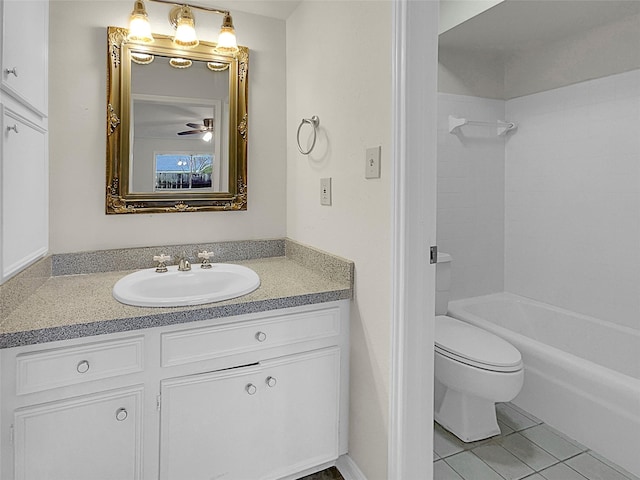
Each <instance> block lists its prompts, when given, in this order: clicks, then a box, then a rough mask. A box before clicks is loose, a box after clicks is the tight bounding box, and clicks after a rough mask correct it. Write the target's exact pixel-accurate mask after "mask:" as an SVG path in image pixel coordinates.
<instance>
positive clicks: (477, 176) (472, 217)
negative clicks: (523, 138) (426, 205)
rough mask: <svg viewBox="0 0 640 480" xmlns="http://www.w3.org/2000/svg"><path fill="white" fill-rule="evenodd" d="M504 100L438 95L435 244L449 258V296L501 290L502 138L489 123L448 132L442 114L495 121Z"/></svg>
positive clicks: (446, 117) (455, 296)
mask: <svg viewBox="0 0 640 480" xmlns="http://www.w3.org/2000/svg"><path fill="white" fill-rule="evenodd" d="M504 103H505V102H504V101H502V100H491V99H486V98H478V97H469V96H463V95H451V94H444V93H440V94H438V216H437V231H438V248H439V250H440V251H441V252H447V253H450V254H451V255H452V257H453V262H452V277H453V280H452V285H451V291H450V297H451V300H456V299H459V298H467V297H475V296H478V295H486V294H489V293H495V292H501V291H503V289H504V171H505V170H504V159H505V151H504V146H505V137H503V136H498V135H497V134H496V132H497V129H496V128H492V127H473V126H467V127H462V128H461V129H460V130H459V131H457V133H455V134H451V133H449V125H448V117H449V115H453V116H456V117H462V118H467V119H469V120H481V121H489V122H492V121H493V122H495V121H497V120H503V119H504V108H505V105H504Z"/></svg>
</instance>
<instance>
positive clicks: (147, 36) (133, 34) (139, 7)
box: [127, 0, 153, 43]
mask: <svg viewBox="0 0 640 480" xmlns="http://www.w3.org/2000/svg"><path fill="white" fill-rule="evenodd" d="M127 39H128V40H131V41H135V42H145V43H151V42H153V35H151V25H150V24H149V18H148V17H147V11H146V10H145V8H144V3H143V2H142V0H136V2H135V3H134V5H133V11H132V12H131V16H130V17H129V35H127Z"/></svg>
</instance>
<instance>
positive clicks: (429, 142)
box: [388, 0, 439, 480]
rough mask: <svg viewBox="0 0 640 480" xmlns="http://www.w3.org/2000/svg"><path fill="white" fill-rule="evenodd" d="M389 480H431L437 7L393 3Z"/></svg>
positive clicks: (402, 0)
mask: <svg viewBox="0 0 640 480" xmlns="http://www.w3.org/2000/svg"><path fill="white" fill-rule="evenodd" d="M392 4H393V6H392V8H393V26H392V32H393V34H392V37H393V38H392V42H393V45H392V57H393V58H392V62H393V63H392V65H393V80H392V81H393V84H392V95H393V97H392V112H393V119H392V125H393V132H392V142H393V147H392V151H393V156H394V168H393V185H392V186H393V194H392V198H393V205H394V207H393V242H392V265H393V286H392V288H393V291H392V332H391V393H390V397H391V398H390V426H389V468H388V478H389V479H390V480H403V479H406V480H409V479H431V478H432V477H433V454H432V451H433V339H434V332H433V324H434V316H435V314H434V309H435V300H434V297H435V265H430V263H429V246H430V245H435V240H436V152H437V119H436V113H437V65H438V63H437V60H438V15H439V2H438V0H426V1H425V0H394V1H393V2H392Z"/></svg>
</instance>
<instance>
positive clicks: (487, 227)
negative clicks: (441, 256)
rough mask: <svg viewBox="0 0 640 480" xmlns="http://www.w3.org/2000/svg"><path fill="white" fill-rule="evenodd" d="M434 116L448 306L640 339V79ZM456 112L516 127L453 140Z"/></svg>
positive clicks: (466, 102) (455, 103)
mask: <svg viewBox="0 0 640 480" xmlns="http://www.w3.org/2000/svg"><path fill="white" fill-rule="evenodd" d="M438 115H439V125H440V129H439V146H438V147H439V149H438V157H439V158H438V182H439V186H438V245H439V247H440V249H441V250H443V251H447V252H450V253H451V254H452V256H453V258H454V270H453V272H452V275H453V282H452V283H453V284H452V299H453V300H456V299H464V298H468V297H477V296H481V295H487V294H491V293H499V292H509V293H511V294H516V295H520V296H522V297H526V298H529V299H532V300H534V301H538V302H543V303H545V304H548V305H549V306H551V307H552V308H555V307H557V308H561V309H564V310H566V311H570V312H574V313H575V314H576V315H575V318H577V319H578V322H577V323H576V328H575V329H574V330H573V333H572V335H574V336H575V337H576V338H578V337H581V336H589V335H590V333H589V331H590V330H589V328H588V322H582V323H581V322H580V321H579V319H581V318H586V317H593V318H594V319H596V320H597V321H599V322H604V323H605V324H609V325H610V326H611V327H612V328H613V329H616V328H622V329H625V328H626V329H631V331H633V332H640V250H639V249H638V248H637V246H638V245H640V139H639V137H638V135H637V132H638V131H640V70H633V71H629V72H626V73H621V74H616V75H611V76H607V77H603V78H598V79H594V80H589V81H585V82H581V83H576V84H573V85H569V86H566V87H561V88H557V89H553V90H549V91H544V92H540V93H535V94H531V95H526V96H523V97H518V98H514V99H510V100H506V101H505V100H494V99H486V98H479V97H472V96H462V95H452V94H440V98H439V114H438ZM449 115H454V116H457V117H464V118H469V119H473V120H484V121H496V120H507V121H510V122H515V123H517V125H518V128H517V130H515V131H513V132H510V133H508V134H507V135H506V136H504V137H502V136H498V135H496V131H495V129H492V128H491V127H482V128H480V127H475V128H472V127H467V128H464V127H463V129H462V130H461V131H460V132H458V133H457V134H455V135H454V134H450V133H449V131H448V116H449ZM555 321H557V322H560V321H561V320H559V319H556V320H555ZM596 345H597V348H598V349H599V350H601V351H604V355H605V357H606V356H607V355H610V356H612V357H615V356H618V355H619V353H620V352H617V351H615V350H616V347H615V345H614V346H611V345H606V344H604V342H601V341H600V340H599V339H597V338H596ZM626 355H627V357H628V358H623V359H622V361H623V362H626V363H628V364H634V362H635V365H637V364H638V362H639V359H638V354H637V351H636V352H635V353H634V351H633V350H631V351H630V352H628V353H627V354H626ZM525 365H526V359H525ZM633 382H636V383H638V382H640V381H639V380H637V379H635V380H633ZM603 388H604V386H603ZM526 389H527V378H526V376H525V391H526ZM538 401H540V402H544V401H545V400H544V395H540V397H539V400H538ZM566 401H567V402H572V401H573V399H571V398H567V400H566ZM596 403H597V402H596ZM638 403H640V400H639V401H638ZM527 407H529V406H527ZM639 407H640V405H639ZM529 408H530V407H529ZM607 408H608V406H607V405H605V404H603V412H604V411H605V410H606V409H607ZM544 409H551V410H549V411H552V410H553V409H555V410H556V411H564V410H567V409H568V406H567V405H561V404H556V405H546V406H541V407H540V410H544ZM532 411H533V410H532ZM636 411H637V410H636ZM540 416H541V418H542V419H543V420H545V421H548V420H547V419H546V418H544V417H545V415H544V414H541V415H540ZM588 418H589V417H586V418H585V421H587V419H588ZM549 423H553V422H551V421H549ZM620 463H624V461H621V462H620ZM637 468H638V466H635V467H632V469H631V470H632V471H633V470H635V469H637ZM635 473H636V474H637V471H636V472H635Z"/></svg>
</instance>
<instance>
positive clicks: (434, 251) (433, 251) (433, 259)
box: [429, 245, 438, 264]
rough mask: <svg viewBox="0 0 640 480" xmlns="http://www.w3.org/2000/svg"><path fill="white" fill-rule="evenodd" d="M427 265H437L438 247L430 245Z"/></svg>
mask: <svg viewBox="0 0 640 480" xmlns="http://www.w3.org/2000/svg"><path fill="white" fill-rule="evenodd" d="M429 263H431V264H434V263H438V246H437V245H432V246H431V248H430V249H429Z"/></svg>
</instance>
